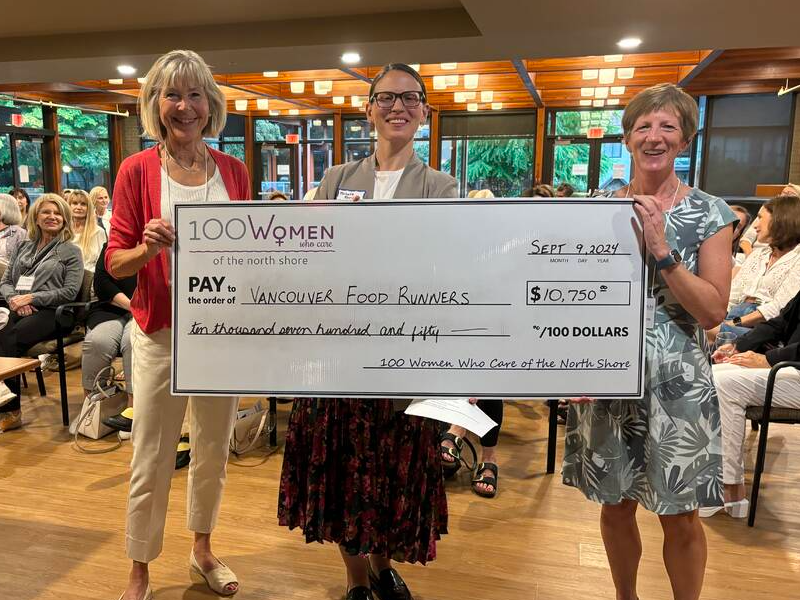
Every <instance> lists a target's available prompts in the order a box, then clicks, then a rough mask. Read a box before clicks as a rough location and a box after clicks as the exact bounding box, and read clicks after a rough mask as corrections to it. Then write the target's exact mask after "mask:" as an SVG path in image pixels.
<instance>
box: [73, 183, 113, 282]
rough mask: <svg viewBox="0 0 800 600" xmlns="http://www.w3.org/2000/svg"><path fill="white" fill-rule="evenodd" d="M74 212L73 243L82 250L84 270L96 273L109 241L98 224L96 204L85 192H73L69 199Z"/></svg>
mask: <svg viewBox="0 0 800 600" xmlns="http://www.w3.org/2000/svg"><path fill="white" fill-rule="evenodd" d="M67 202H69V207H70V209H71V210H72V231H73V233H74V235H75V237H74V238H73V239H72V242H73V243H74V244H75V245H76V246H78V247H79V248H80V249H81V253H82V254H83V268H84V269H86V270H87V271H92V272H94V267H95V265H96V264H97V257H98V256H100V250H101V249H102V248H103V244H105V243H106V242H107V241H108V236H107V235H106V232H105V231H103V229H102V228H101V227H100V226H99V225H98V224H97V215H96V214H95V210H94V203H93V202H92V201H91V199H90V198H89V194H87V193H86V192H84V191H83V190H72V192H70V194H69V197H68V198H67Z"/></svg>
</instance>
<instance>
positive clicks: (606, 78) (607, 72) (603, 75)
mask: <svg viewBox="0 0 800 600" xmlns="http://www.w3.org/2000/svg"><path fill="white" fill-rule="evenodd" d="M615 73H616V69H600V75H599V77H598V80H597V81H598V83H601V84H603V85H608V84H609V83H614V74H615Z"/></svg>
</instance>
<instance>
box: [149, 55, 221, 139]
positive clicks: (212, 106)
mask: <svg viewBox="0 0 800 600" xmlns="http://www.w3.org/2000/svg"><path fill="white" fill-rule="evenodd" d="M176 82H181V83H184V84H189V85H194V86H197V87H198V88H200V89H202V90H203V92H205V94H206V97H207V98H208V123H206V126H205V128H204V129H203V136H205V137H217V136H218V135H219V134H220V132H221V131H222V130H223V129H224V128H225V120H226V119H227V116H228V109H227V105H226V103H225V94H223V93H222V90H221V89H219V86H218V85H217V82H216V81H214V76H213V75H212V74H211V69H209V67H208V65H207V64H206V62H205V61H204V60H203V59H202V57H201V56H200V55H199V54H197V53H196V52H192V51H191V50H173V51H171V52H167V53H166V54H165V55H164V56H162V57H161V58H159V59H158V60H156V62H155V63H153V66H152V67H150V71H148V73H147V77H146V78H145V84H144V86H142V89H141V91H140V94H139V118H140V119H141V121H142V128H143V129H144V134H145V135H146V136H148V137H151V138H153V139H154V140H158V141H159V142H163V141H164V140H165V137H166V135H167V131H166V129H165V128H164V125H163V123H161V117H160V116H159V111H158V101H159V98H160V97H161V93H162V92H163V90H164V89H165V88H168V87H171V86H173V85H175V83H176Z"/></svg>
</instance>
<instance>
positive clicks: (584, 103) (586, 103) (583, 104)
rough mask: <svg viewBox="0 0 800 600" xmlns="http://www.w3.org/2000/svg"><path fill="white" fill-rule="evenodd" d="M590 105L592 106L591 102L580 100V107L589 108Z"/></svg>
mask: <svg viewBox="0 0 800 600" xmlns="http://www.w3.org/2000/svg"><path fill="white" fill-rule="evenodd" d="M591 105H592V101H591V100H581V106H591Z"/></svg>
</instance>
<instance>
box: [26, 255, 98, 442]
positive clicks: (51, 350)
mask: <svg viewBox="0 0 800 600" xmlns="http://www.w3.org/2000/svg"><path fill="white" fill-rule="evenodd" d="M93 281H94V273H92V272H91V271H84V272H83V283H82V284H81V289H80V291H79V292H78V297H77V299H76V301H75V302H69V303H67V304H62V305H61V306H59V307H58V308H56V316H55V320H56V338H55V339H54V340H46V341H43V342H39V343H38V344H36V345H35V346H33V347H32V348H30V349H29V350H28V352H27V353H26V354H27V356H29V357H31V358H37V357H38V356H39V355H40V354H55V355H56V356H57V358H58V382H59V386H60V390H61V420H62V422H63V423H64V427H68V426H69V397H68V395H67V369H66V360H65V358H64V348H66V347H67V346H71V345H72V344H78V343H80V342H82V341H83V337H84V334H85V331H86V328H85V320H86V312H87V310H88V308H89V306H90V304H91V303H90V300H91V295H92V282H93ZM36 379H37V381H38V383H39V394H40V395H42V396H46V395H47V390H46V388H45V385H44V378H43V377H42V372H41V369H36Z"/></svg>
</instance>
